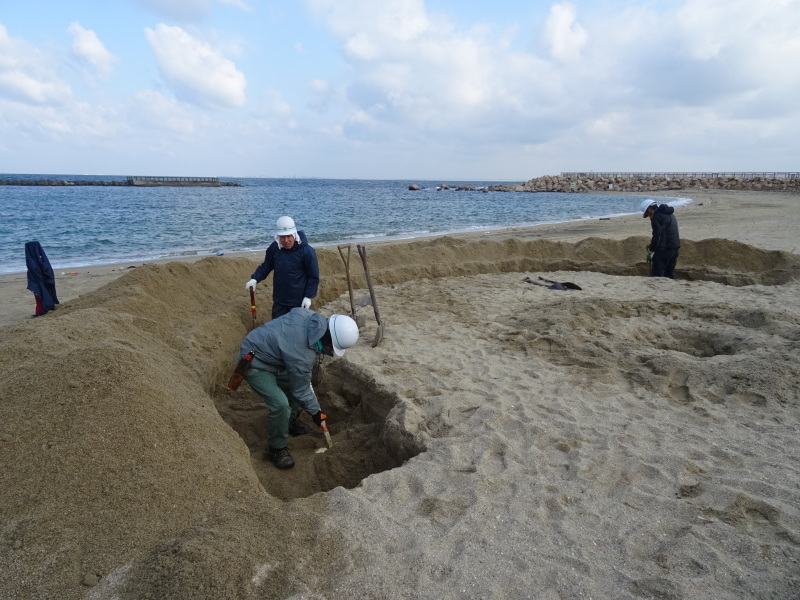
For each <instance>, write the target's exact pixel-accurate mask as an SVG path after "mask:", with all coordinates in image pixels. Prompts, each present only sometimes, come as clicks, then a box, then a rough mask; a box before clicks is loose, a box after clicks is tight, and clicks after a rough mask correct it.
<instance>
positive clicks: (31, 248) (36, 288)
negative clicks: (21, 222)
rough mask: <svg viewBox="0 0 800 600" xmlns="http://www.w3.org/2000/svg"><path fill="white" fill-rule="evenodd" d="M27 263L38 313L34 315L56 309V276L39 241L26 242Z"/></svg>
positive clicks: (30, 285) (29, 287) (29, 281)
mask: <svg viewBox="0 0 800 600" xmlns="http://www.w3.org/2000/svg"><path fill="white" fill-rule="evenodd" d="M25 264H26V265H27V266H28V289H29V290H30V291H32V292H33V296H34V298H35V299H36V313H35V314H34V315H33V316H34V317H38V316H41V315H43V314H45V313H47V312H49V311H51V310H54V309H55V307H56V304H58V303H59V302H58V297H57V296H56V276H55V274H54V273H53V267H51V266H50V261H49V260H48V259H47V255H46V254H45V253H44V248H42V245H41V244H40V243H39V242H28V243H27V244H25Z"/></svg>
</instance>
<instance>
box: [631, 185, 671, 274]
mask: <svg viewBox="0 0 800 600" xmlns="http://www.w3.org/2000/svg"><path fill="white" fill-rule="evenodd" d="M639 208H640V209H641V211H642V218H646V217H649V218H650V225H651V227H652V230H653V237H652V239H651V240H650V243H649V244H648V245H647V251H648V252H652V253H653V258H652V260H653V270H652V272H651V275H652V276H653V277H668V278H670V279H675V265H676V264H677V263H678V252H679V250H680V247H681V236H680V234H679V233H678V220H677V219H676V218H675V215H674V214H673V213H674V212H675V209H674V208H673V207H671V206H670V205H669V204H658V203H657V202H656V201H655V200H651V199H647V200H643V201H642V204H641V206H640V207H639Z"/></svg>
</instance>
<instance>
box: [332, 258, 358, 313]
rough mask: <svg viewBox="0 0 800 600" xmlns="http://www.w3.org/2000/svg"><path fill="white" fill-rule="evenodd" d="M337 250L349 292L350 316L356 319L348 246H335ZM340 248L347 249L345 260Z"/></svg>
mask: <svg viewBox="0 0 800 600" xmlns="http://www.w3.org/2000/svg"><path fill="white" fill-rule="evenodd" d="M336 247H337V248H338V249H339V255H340V256H341V257H342V262H343V263H344V272H345V275H347V291H348V292H350V316H351V317H352V318H353V319H355V318H356V303H355V302H354V301H353V284H351V283H350V244H341V245H339V246H336ZM342 248H347V258H346V259H345V257H344V252H342Z"/></svg>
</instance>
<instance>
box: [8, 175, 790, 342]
mask: <svg viewBox="0 0 800 600" xmlns="http://www.w3.org/2000/svg"><path fill="white" fill-rule="evenodd" d="M687 192H688V193H686V194H685V195H683V196H681V198H688V199H690V200H692V201H691V202H689V203H688V204H686V205H685V206H682V207H681V208H680V209H679V213H678V214H677V216H678V222H679V226H680V232H681V238H682V239H685V240H694V241H698V240H700V239H705V238H707V237H708V236H707V232H709V231H710V232H712V234H713V235H712V237H720V238H724V239H729V240H732V241H739V242H742V243H745V244H751V245H757V246H758V247H760V248H762V249H765V250H784V251H787V252H792V253H800V243H798V242H797V239H796V236H795V235H794V234H793V233H792V232H791V231H790V230H789V229H788V228H787V226H786V221H785V219H784V216H785V214H786V213H787V212H788V211H792V210H794V207H795V204H796V201H797V195H796V194H792V193H784V192H744V191H717V190H693V191H689V190H687ZM617 193H618V192H617ZM624 195H630V196H642V197H653V198H664V197H666V198H675V197H676V196H675V195H674V193H672V192H666V191H665V192H653V193H649V194H642V193H639V192H626V193H624ZM717 210H723V211H727V210H735V211H737V212H743V214H746V215H747V214H749V216H744V217H742V219H743V220H746V221H748V222H750V223H751V226H750V227H748V228H741V227H739V223H738V222H735V223H727V224H723V223H722V221H724V219H722V218H721V217H722V216H723V215H720V218H718V219H715V216H714V212H715V211H717ZM715 220H717V221H719V223H716V224H715V222H714V221H715ZM649 235H650V227H649V223H648V222H645V221H643V220H642V218H641V216H640V215H638V214H632V215H624V216H619V217H608V218H606V217H601V218H592V219H581V220H577V221H567V222H562V223H552V224H542V225H534V226H521V227H507V228H498V229H488V230H485V231H479V232H473V231H471V232H463V233H453V234H436V235H431V236H425V237H414V238H405V239H387V240H364V241H361V242H345V243H351V244H353V245H355V244H356V243H361V244H363V245H366V246H368V247H369V246H386V245H399V246H402V245H405V244H413V243H415V242H422V241H431V240H435V239H438V238H443V237H447V238H453V239H459V240H475V241H480V240H496V241H499V240H507V239H512V238H513V239H519V240H536V239H550V240H558V241H564V242H577V241H580V240H582V239H585V238H588V237H601V238H606V239H615V240H620V239H624V238H626V237H631V236H648V237H649ZM315 248H316V249H317V250H318V251H325V250H326V249H332V250H331V251H333V252H334V253H335V252H336V244H334V243H331V244H326V245H319V246H315ZM265 250H266V249H261V250H251V251H243V252H230V253H228V252H226V253H224V254H223V255H222V256H219V258H221V259H223V260H224V259H229V258H245V259H250V260H252V261H253V263H254V265H257V264H259V263H260V262H261V260H262V257H263V255H264V251H265ZM207 258H217V256H216V255H214V254H209V255H202V256H201V255H194V256H183V257H172V258H161V259H152V260H137V261H122V262H117V263H110V264H104V265H92V266H85V267H72V268H67V267H60V268H55V267H54V268H53V270H54V272H55V273H56V292H57V294H58V298H59V300H60V302H61V304H62V305H63V304H64V303H66V302H69V301H70V300H73V299H74V298H77V297H79V296H82V295H85V294H87V293H89V292H91V291H93V290H96V289H98V288H100V287H102V286H104V285H106V284H107V283H109V282H111V281H113V280H114V279H117V278H118V277H120V276H121V275H123V274H124V273H126V272H128V271H130V270H132V269H135V268H137V267H141V266H144V265H147V264H158V265H163V264H168V263H194V262H198V261H200V260H204V259H207ZM62 272H63V273H64V274H63V275H62ZM26 286H27V272H26V271H21V272H17V273H6V274H0V327H3V326H6V325H10V324H12V323H16V322H19V321H22V320H24V319H27V318H30V317H31V315H32V314H33V306H34V300H33V294H31V292H29V291H28V290H27V289H26Z"/></svg>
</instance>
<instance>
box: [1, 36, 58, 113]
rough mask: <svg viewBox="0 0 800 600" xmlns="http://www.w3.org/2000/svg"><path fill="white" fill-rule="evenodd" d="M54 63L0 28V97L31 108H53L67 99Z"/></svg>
mask: <svg viewBox="0 0 800 600" xmlns="http://www.w3.org/2000/svg"><path fill="white" fill-rule="evenodd" d="M71 94H72V90H71V88H70V86H69V85H68V84H67V83H66V82H65V81H64V80H62V79H61V77H59V76H58V73H57V70H56V64H55V61H54V60H53V59H52V58H51V57H49V56H48V55H46V54H44V53H42V52H41V51H39V50H38V49H37V48H34V47H33V46H31V45H30V44H28V43H26V42H25V41H23V40H20V39H17V38H12V37H11V36H9V35H8V30H7V29H6V28H5V27H4V26H3V25H0V97H6V98H9V99H12V100H16V101H18V102H24V103H32V104H51V103H54V104H57V103H60V102H64V101H66V100H68V99H69V98H70V96H71Z"/></svg>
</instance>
